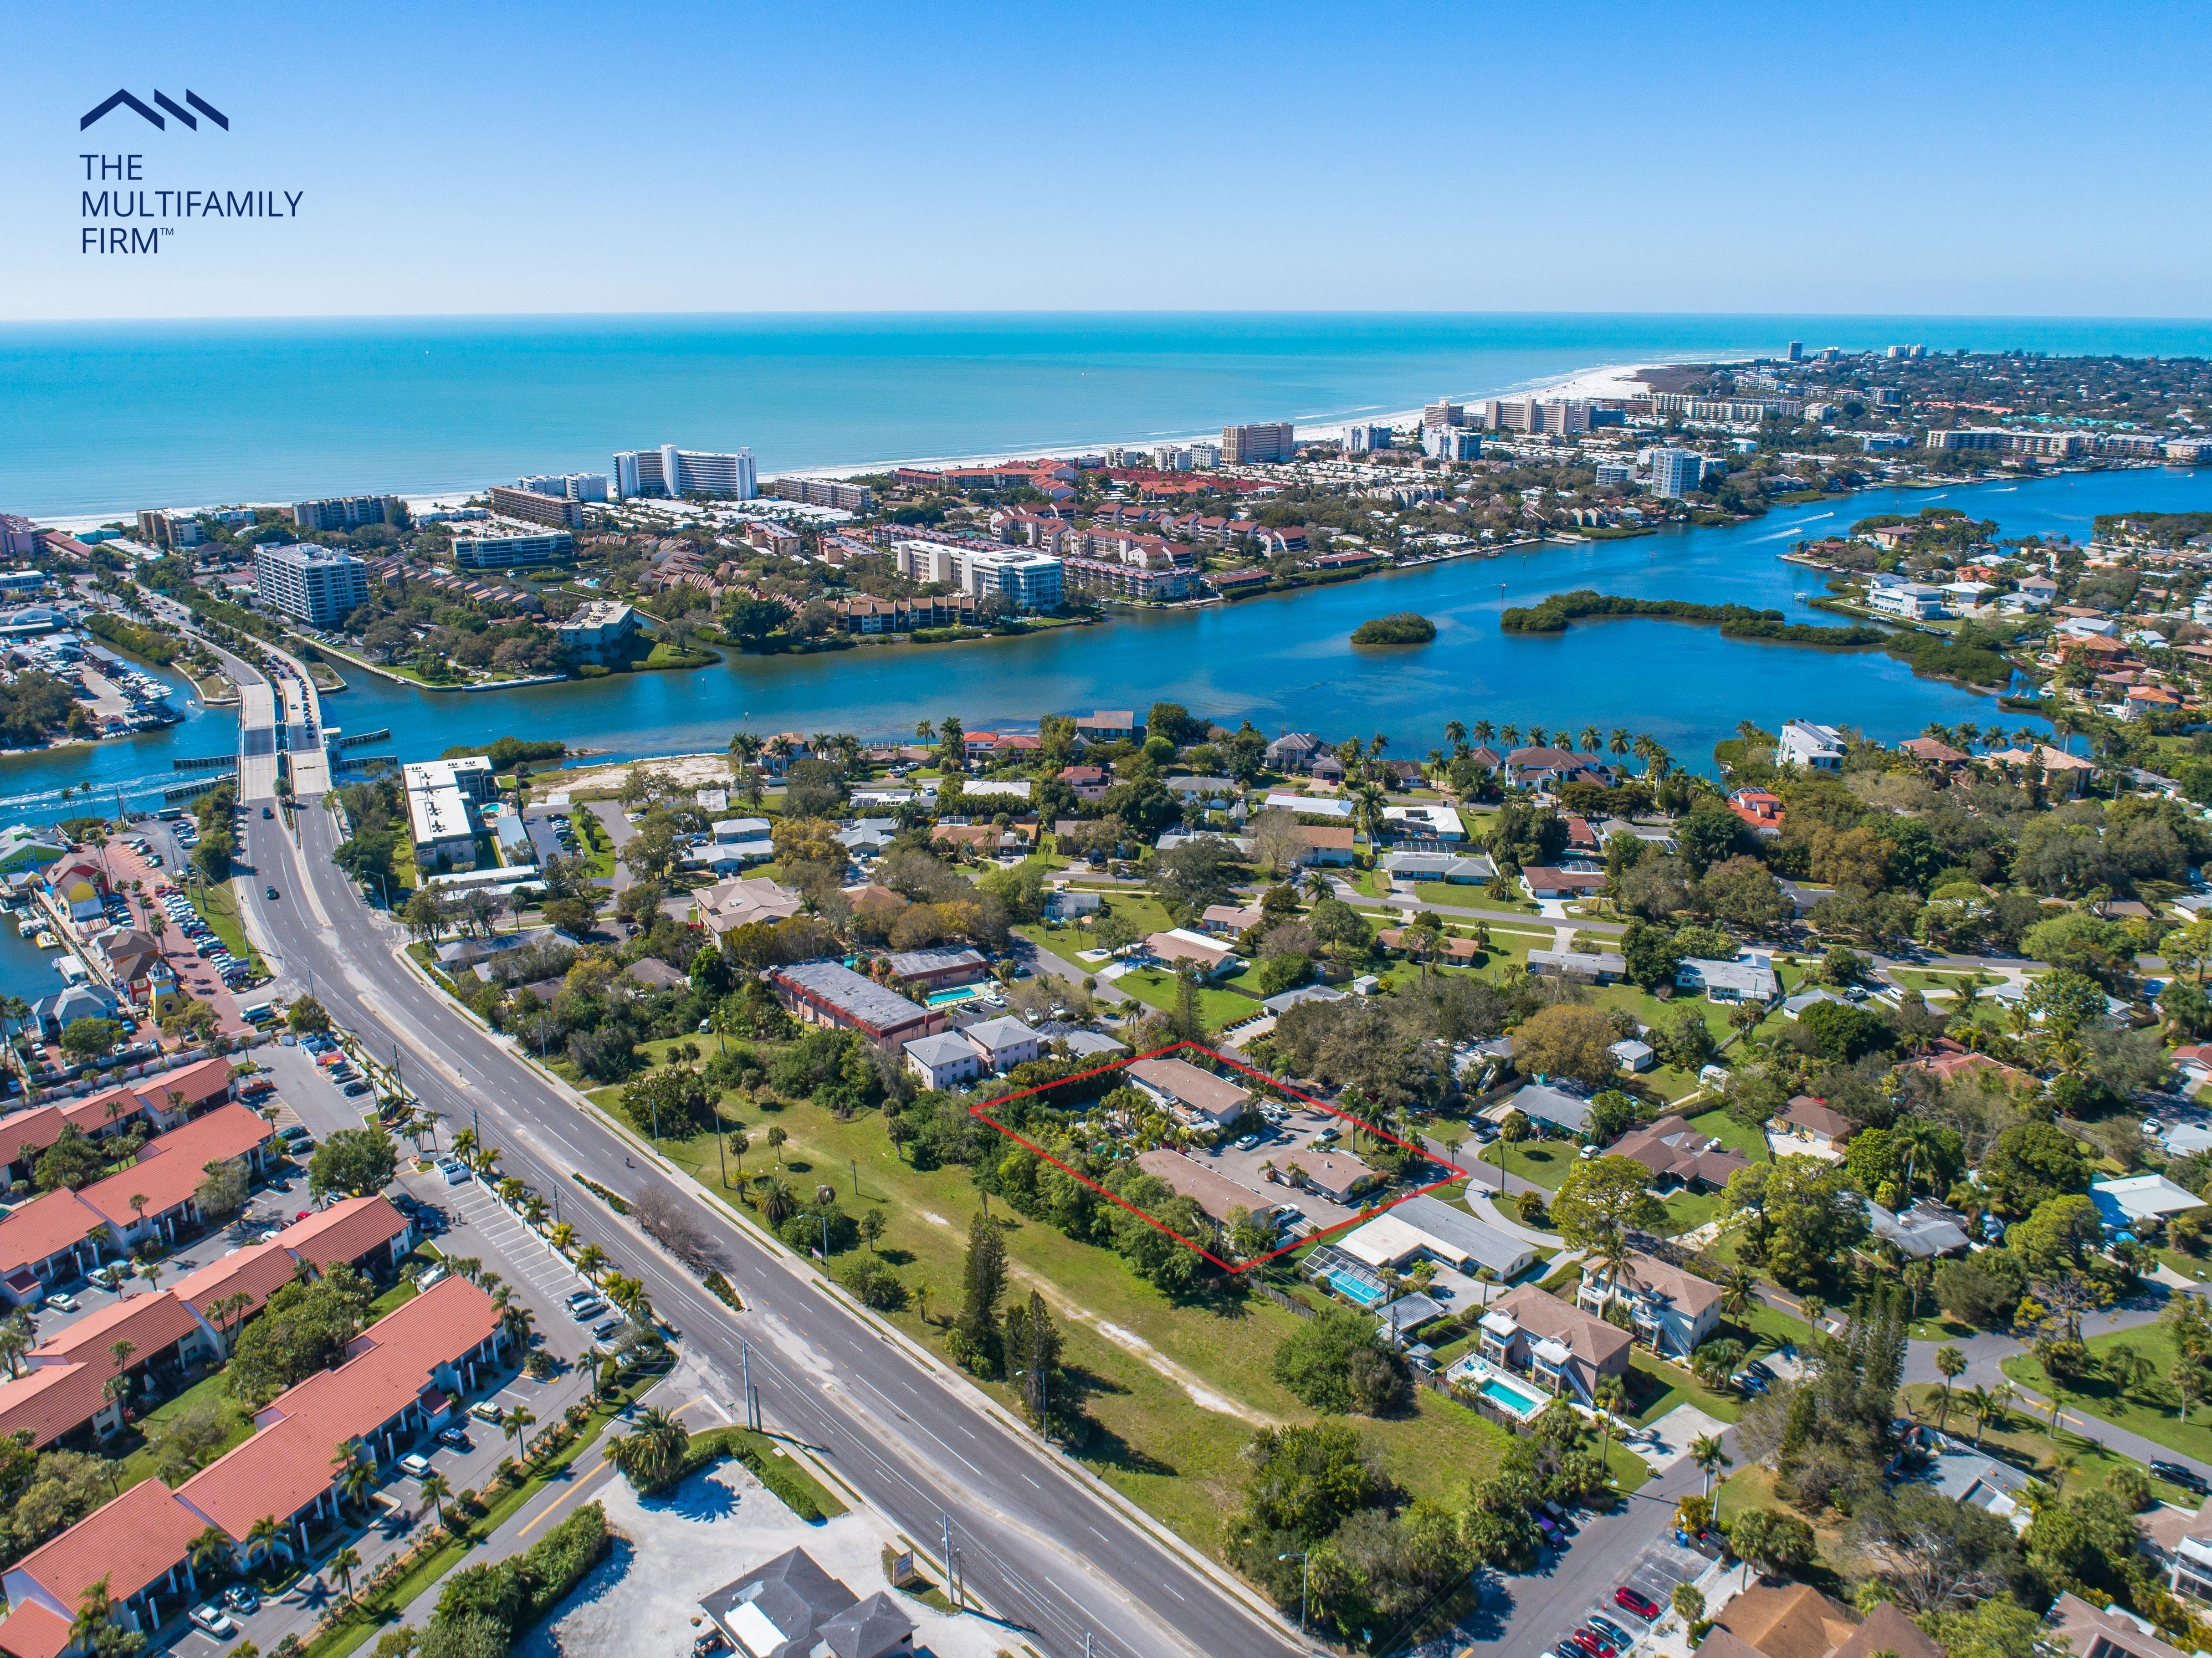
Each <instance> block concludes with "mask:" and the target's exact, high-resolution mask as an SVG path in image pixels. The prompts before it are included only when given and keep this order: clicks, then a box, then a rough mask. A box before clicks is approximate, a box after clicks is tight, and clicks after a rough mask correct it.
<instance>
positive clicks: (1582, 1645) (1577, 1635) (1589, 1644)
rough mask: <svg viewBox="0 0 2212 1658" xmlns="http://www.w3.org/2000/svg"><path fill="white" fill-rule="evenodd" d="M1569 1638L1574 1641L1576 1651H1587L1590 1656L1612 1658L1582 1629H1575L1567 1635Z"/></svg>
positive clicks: (1591, 1657) (1593, 1657)
mask: <svg viewBox="0 0 2212 1658" xmlns="http://www.w3.org/2000/svg"><path fill="white" fill-rule="evenodd" d="M1567 1639H1568V1640H1569V1641H1570V1642H1571V1643H1573V1645H1574V1648H1575V1650H1576V1651H1577V1652H1586V1653H1588V1654H1589V1658H1611V1655H1610V1654H1608V1653H1607V1651H1606V1650H1605V1649H1603V1648H1601V1647H1600V1646H1599V1645H1598V1643H1596V1642H1595V1641H1593V1640H1591V1639H1590V1637H1589V1635H1588V1634H1587V1633H1585V1632H1584V1631H1582V1630H1577V1631H1574V1632H1573V1633H1572V1634H1571V1635H1570V1636H1568V1637H1567Z"/></svg>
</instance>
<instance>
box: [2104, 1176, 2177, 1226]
mask: <svg viewBox="0 0 2212 1658" xmlns="http://www.w3.org/2000/svg"><path fill="white" fill-rule="evenodd" d="M2089 1200H2090V1201H2091V1202H2092V1203H2093V1204H2095V1205H2096V1206H2097V1213H2098V1214H2099V1216H2100V1218H2102V1219H2103V1221H2104V1223H2105V1230H2106V1231H2108V1232H2124V1231H2127V1230H2130V1229H2140V1228H2141V1227H2142V1226H2143V1225H2144V1224H2150V1225H2153V1226H2155V1225H2159V1224H2162V1223H2164V1222H2165V1221H2166V1220H2169V1219H2171V1218H2172V1217H2173V1216H2175V1215H2179V1214H2181V1213H2184V1212H2186V1211H2188V1210H2191V1209H2201V1208H2203V1206H2204V1199H2202V1198H2200V1197H2198V1196H2197V1195H2196V1193H2193V1192H2191V1191H2189V1190H2188V1189H2187V1188H2186V1187H2181V1186H2178V1185H2176V1184H2175V1183H2174V1182H2173V1181H2170V1180H2168V1179H2166V1176H2165V1175H2126V1176H2124V1177H2122V1178H2119V1179H2114V1180H2093V1181H2090V1182H2089Z"/></svg>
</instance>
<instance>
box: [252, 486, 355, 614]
mask: <svg viewBox="0 0 2212 1658" xmlns="http://www.w3.org/2000/svg"><path fill="white" fill-rule="evenodd" d="M305 504H308V505H312V504H313V503H305ZM253 596H254V597H255V598H258V599H259V600H260V601H261V602H262V603H263V604H267V605H270V606H272V607H273V608H275V609H276V610H282V611H283V612H284V613H285V614H286V615H287V616H297V617H298V618H299V619H300V620H301V621H302V622H304V623H307V625H308V626H309V627H311V628H335V627H337V625H338V623H341V622H343V621H344V620H345V619H346V617H348V616H351V615H352V614H353V613H354V611H356V610H358V609H360V608H361V606H362V604H364V603H365V602H366V601H367V600H368V570H367V567H365V566H364V565H363V564H362V562H361V561H360V560H359V559H357V558H356V557H355V556H353V555H352V554H350V553H339V552H332V551H330V550H327V549H325V548H321V547H315V546H310V545H307V544H304V543H300V542H293V543H289V544H286V545H284V546H282V547H272V546H270V545H268V544H263V545H261V546H258V547H256V548H255V549H254V550H253Z"/></svg>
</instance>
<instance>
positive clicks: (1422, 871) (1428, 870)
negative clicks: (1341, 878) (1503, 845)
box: [1379, 852, 1498, 886]
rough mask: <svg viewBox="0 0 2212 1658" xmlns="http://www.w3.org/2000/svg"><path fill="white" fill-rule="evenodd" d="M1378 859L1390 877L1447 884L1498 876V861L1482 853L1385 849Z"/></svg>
mask: <svg viewBox="0 0 2212 1658" xmlns="http://www.w3.org/2000/svg"><path fill="white" fill-rule="evenodd" d="M1379 863H1380V866H1381V867H1382V868H1383V869H1384V870H1385V871H1387V872H1389V876H1390V878H1391V879H1392V880H1394V881H1442V882H1443V883H1445V884H1448V885H1450V886H1485V885H1487V884H1489V883H1490V882H1492V881H1493V880H1495V879H1497V878H1498V865H1496V864H1494V863H1492V861H1491V860H1490V857H1489V855H1488V854H1487V853H1475V854H1474V856H1472V857H1462V856H1460V855H1459V854H1457V853H1449V852H1386V853H1383V856H1382V858H1381V859H1380V860H1379Z"/></svg>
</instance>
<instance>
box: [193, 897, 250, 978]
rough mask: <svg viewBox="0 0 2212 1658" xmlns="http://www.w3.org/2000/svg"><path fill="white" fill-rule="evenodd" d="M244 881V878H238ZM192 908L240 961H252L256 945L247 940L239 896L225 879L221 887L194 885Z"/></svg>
mask: <svg viewBox="0 0 2212 1658" xmlns="http://www.w3.org/2000/svg"><path fill="white" fill-rule="evenodd" d="M239 879H240V880H243V879H244V877H243V876H240V877H239ZM191 895H192V908H195V909H197V911H199V913H200V919H201V920H204V921H205V922H206V923H207V924H208V926H210V927H212V928H214V929H215V936H216V938H220V939H222V942H223V945H224V947H225V948H226V949H228V950H229V951H230V953H231V954H232V955H234V956H235V957H238V959H239V960H240V961H241V962H250V961H252V960H253V946H252V944H248V943H246V924H245V923H244V922H243V921H241V920H240V919H239V915H238V895H237V894H236V893H235V892H233V891H232V890H230V884H229V883H228V882H225V883H224V884H222V886H219V887H218V886H206V885H195V886H194V887H193V888H192V889H191Z"/></svg>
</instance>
